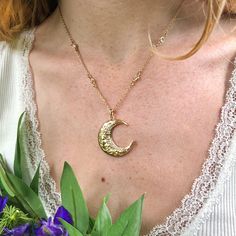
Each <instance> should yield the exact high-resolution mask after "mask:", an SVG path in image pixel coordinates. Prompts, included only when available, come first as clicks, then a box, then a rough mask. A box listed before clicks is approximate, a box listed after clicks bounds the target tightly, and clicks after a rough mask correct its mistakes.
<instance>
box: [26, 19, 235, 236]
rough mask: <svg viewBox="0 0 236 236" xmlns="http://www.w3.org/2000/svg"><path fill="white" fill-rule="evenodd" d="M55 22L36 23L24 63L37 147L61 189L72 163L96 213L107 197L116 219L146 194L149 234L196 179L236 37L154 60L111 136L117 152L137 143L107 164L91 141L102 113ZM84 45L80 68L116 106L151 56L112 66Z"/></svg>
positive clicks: (186, 37) (190, 38) (182, 36)
mask: <svg viewBox="0 0 236 236" xmlns="http://www.w3.org/2000/svg"><path fill="white" fill-rule="evenodd" d="M53 20H55V19H52V18H51V20H50V19H49V20H48V21H46V22H45V23H44V24H43V25H41V26H39V28H38V32H37V37H36V38H37V40H36V42H35V47H34V49H33V50H32V52H31V56H30V62H31V65H32V70H33V72H34V73H33V74H34V81H35V89H36V94H37V104H38V116H39V120H40V130H41V133H42V139H43V149H44V151H45V153H46V159H47V161H48V163H49V166H50V168H51V175H52V176H53V178H54V179H55V181H56V183H57V189H58V190H59V182H60V175H61V171H62V167H63V163H64V161H68V162H69V163H70V164H71V165H72V167H73V169H74V171H75V173H76V176H77V178H78V180H79V182H80V184H81V186H82V188H83V191H84V194H85V198H86V199H88V201H89V202H88V207H89V209H90V212H91V214H92V215H96V213H97V207H98V206H99V205H100V203H101V200H102V198H103V197H104V196H105V195H106V194H107V193H111V200H110V201H109V204H108V205H109V207H110V209H111V213H112V215H113V218H114V219H115V218H117V217H118V215H119V214H120V213H121V212H122V211H123V210H124V209H125V208H126V207H127V206H128V205H129V204H131V203H132V202H133V201H134V200H136V199H137V198H138V197H140V196H141V194H143V193H144V192H146V195H145V200H144V209H143V226H142V233H143V234H144V233H147V232H149V230H150V229H151V228H152V227H153V226H154V225H156V224H160V223H163V221H164V219H165V217H166V216H168V215H169V214H170V213H171V212H172V211H173V210H174V209H175V208H176V207H178V206H179V204H180V202H181V200H182V198H183V197H184V195H185V194H187V193H188V192H189V190H190V189H191V185H192V183H193V181H194V179H195V178H196V177H197V176H198V175H199V173H200V170H201V165H202V163H203V161H204V160H205V158H206V155H207V150H208V147H209V144H210V141H211V139H212V137H213V134H214V128H215V125H216V123H217V121H218V115H219V110H220V107H221V106H222V102H223V95H224V91H225V84H226V80H227V79H228V78H229V75H230V70H231V69H232V67H231V66H230V65H229V62H228V61H227V60H224V59H222V58H223V57H225V58H229V59H232V58H233V56H234V54H235V52H236V40H235V38H234V37H233V36H232V37H227V38H226V37H225V38H224V37H223V36H222V35H220V33H219V35H217V37H214V41H212V42H211V46H210V44H209V45H206V46H205V47H204V49H203V50H201V51H199V52H198V53H197V54H196V55H195V56H193V57H192V58H190V59H188V60H184V61H179V62H173V61H165V60H162V59H160V58H158V57H155V58H154V59H153V60H152V62H151V64H150V66H149V67H148V68H147V70H146V71H145V74H144V76H143V78H142V80H141V81H139V83H137V86H136V87H135V88H134V90H133V91H132V92H131V93H130V94H129V96H128V97H127V100H125V102H124V104H123V105H122V106H121V108H120V109H119V111H118V113H117V117H118V118H120V119H123V120H125V121H126V122H127V123H129V126H128V127H124V126H120V127H117V128H116V129H114V132H113V135H114V140H116V142H117V144H119V146H121V147H124V146H126V145H127V143H129V142H130V140H132V139H134V140H135V141H137V146H136V147H135V149H134V150H132V151H131V152H129V153H128V154H127V156H125V157H124V158H112V157H110V156H108V155H107V154H106V153H104V152H103V151H102V150H101V149H100V147H99V145H98V142H97V134H98V131H99V128H100V127H101V125H102V124H103V123H104V121H106V120H107V119H108V114H107V110H106V108H105V107H104V104H102V102H101V101H100V100H99V99H98V97H97V94H96V92H95V91H94V89H93V88H92V87H91V86H90V84H89V81H88V80H87V77H86V74H85V72H84V69H83V67H82V66H81V64H79V63H78V59H77V57H76V56H75V55H74V53H73V50H71V48H70V46H69V45H68V44H67V43H68V40H67V38H66V37H65V35H64V32H63V30H62V28H61V27H59V26H58V28H57V27H54V24H53V23H52V22H53ZM163 25H164V23H163ZM194 30H195V28H194ZM194 30H193V31H191V33H189V34H188V32H187V31H184V32H183V31H181V32H175V34H173V35H172V37H171V38H170V41H171V42H172V43H173V44H171V45H170V46H169V47H168V52H175V51H176V50H177V49H178V50H182V51H185V48H184V46H185V44H183V42H185V43H186V45H192V42H194V41H196V38H197V35H198V33H199V32H197V30H196V32H195V31H194ZM178 40H179V41H178ZM123 43H124V42H123ZM124 45H126V44H125V43H124V44H122V45H120V48H122V47H123V46H124ZM212 45H213V46H212ZM116 46H117V45H116ZM89 48H91V47H87V48H86V47H85V48H83V52H84V55H86V56H85V57H86V63H87V64H88V65H89V66H90V67H91V69H92V71H93V74H95V75H96V76H97V78H98V84H99V86H101V90H102V91H103V94H104V96H105V97H107V98H109V102H110V104H112V105H113V104H116V102H117V101H118V100H119V99H120V96H121V94H122V93H123V92H124V89H125V88H127V85H128V79H130V78H131V76H132V75H133V74H135V72H136V71H137V69H139V68H140V65H141V64H142V62H144V60H145V58H146V56H147V54H145V53H146V52H145V53H141V54H138V55H136V56H133V57H127V58H125V59H124V57H123V61H122V60H119V59H121V58H122V54H119V55H117V57H116V58H113V59H114V60H111V61H109V60H107V58H106V57H105V56H104V55H103V54H102V53H101V51H96V50H95V51H93V50H89ZM118 48H119V47H118ZM123 49H124V48H123ZM114 50H115V48H112V50H111V54H109V55H113V54H114ZM216 52H219V53H216ZM86 53H87V54H86ZM112 53H113V54H112ZM219 54H221V55H222V56H220V55H219ZM117 61H119V62H120V61H121V62H120V63H117ZM61 65H63V66H61ZM213 68H214V69H213ZM49 101H50V102H49ZM55 117H56V118H55ZM104 183H105V184H104Z"/></svg>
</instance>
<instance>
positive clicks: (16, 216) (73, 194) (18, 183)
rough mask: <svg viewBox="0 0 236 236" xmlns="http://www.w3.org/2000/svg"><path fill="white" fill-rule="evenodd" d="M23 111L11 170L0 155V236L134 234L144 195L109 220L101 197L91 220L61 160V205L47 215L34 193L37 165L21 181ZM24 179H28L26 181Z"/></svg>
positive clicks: (130, 235) (137, 233) (23, 131)
mask: <svg viewBox="0 0 236 236" xmlns="http://www.w3.org/2000/svg"><path fill="white" fill-rule="evenodd" d="M24 121H25V112H24V113H23V114H22V115H21V117H20V119H19V122H18V130H17V142H16V152H15V160H14V168H13V170H14V173H12V171H11V170H10V169H9V168H8V166H7V164H6V162H5V160H4V159H3V156H2V155H1V154H0V235H6V236H7V235H9V236H10V235H12V236H21V235H26V236H27V235H30V236H31V235H35V236H46V235H52V236H68V235H70V236H121V235H122V236H138V235H140V228H141V216H142V205H143V199H144V195H142V196H141V197H140V198H139V199H138V200H136V201H135V202H134V203H133V204H131V205H130V206H129V207H128V208H127V209H126V210H125V211H124V212H123V213H122V214H121V215H120V217H119V218H118V219H117V220H116V222H115V223H114V224H113V223H112V218H111V215H110V212H109V209H108V207H107V202H108V198H109V195H107V196H106V197H104V199H103V201H102V204H101V206H100V208H99V211H98V214H97V216H96V217H95V219H93V218H92V217H91V216H90V215H89V212H88V208H87V205H86V202H85V200H84V197H83V194H82V191H81V188H80V186H79V184H78V182H77V180H76V177H75V175H74V173H73V170H72V168H71V166H70V165H69V164H68V163H67V162H65V163H64V168H63V173H62V176H61V179H60V188H61V198H62V205H61V206H60V207H59V208H58V209H57V211H56V213H55V215H54V216H47V214H46V213H45V209H44V207H43V204H42V202H41V200H40V198H39V196H38V190H39V175H40V164H39V166H38V168H37V171H36V173H35V175H34V177H33V178H32V180H30V181H24V179H25V178H24V177H25V176H26V175H25V171H23V170H24V163H25V158H26V153H27V150H26V145H25V144H24V143H25V142H24V140H25V138H26V136H25V128H24V127H25V125H24ZM26 182H30V184H27V183H26Z"/></svg>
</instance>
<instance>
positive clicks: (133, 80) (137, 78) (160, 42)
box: [58, 2, 183, 119]
mask: <svg viewBox="0 0 236 236" xmlns="http://www.w3.org/2000/svg"><path fill="white" fill-rule="evenodd" d="M182 3H183V2H181V4H180V6H179V7H178V9H177V11H176V13H175V15H174V17H173V18H172V19H171V21H170V22H169V24H168V25H167V27H166V29H165V30H164V32H163V33H162V35H161V36H160V38H159V40H158V42H157V43H156V44H154V45H155V47H156V48H158V47H160V46H161V45H162V44H163V43H164V42H165V40H166V37H167V35H168V33H169V30H170V28H171V27H172V25H173V24H174V22H175V20H176V17H177V15H178V13H179V11H180V9H181V6H182ZM58 8H59V12H60V16H61V19H62V23H63V25H64V28H65V30H66V32H67V34H68V36H69V39H70V42H71V46H72V47H73V48H74V50H75V52H76V54H77V55H78V56H79V58H80V60H81V62H82V64H83V66H84V68H85V70H86V72H87V77H88V78H89V80H90V82H91V84H92V85H93V87H94V88H95V89H96V90H97V92H98V94H99V96H100V98H101V99H102V101H103V102H104V103H105V105H106V107H107V109H108V111H109V113H110V115H111V118H112V119H113V118H114V113H115V111H116V110H117V108H118V107H119V106H120V105H121V103H122V102H123V101H124V99H125V98H126V96H127V95H128V93H129V91H130V90H131V88H132V87H133V86H134V85H135V84H136V82H137V81H138V80H140V79H141V76H142V74H143V71H144V69H145V68H146V66H147V65H148V63H149V62H150V60H151V58H152V57H153V56H154V53H153V52H152V54H151V55H150V56H149V57H148V59H147V60H146V61H145V63H144V65H143V67H142V68H141V70H139V71H138V72H137V73H136V75H135V76H134V78H133V79H132V80H131V82H130V84H129V87H128V88H127V89H126V92H125V93H124V94H123V96H122V97H121V99H120V100H119V101H118V102H117V104H116V105H115V107H114V108H113V109H112V108H111V106H110V105H109V103H108V102H107V100H106V98H105V97H104V96H103V94H102V93H101V91H100V89H99V87H98V84H97V81H96V79H95V78H94V76H93V75H92V74H91V73H90V71H89V69H88V67H87V66H86V64H85V62H84V59H83V57H82V54H81V52H80V49H79V45H78V43H76V42H75V40H74V39H73V37H72V34H71V32H70V31H69V28H68V26H67V25H66V23H65V19H64V17H63V15H62V12H61V8H60V6H58Z"/></svg>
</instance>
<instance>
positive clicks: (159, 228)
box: [22, 30, 236, 236]
mask: <svg viewBox="0 0 236 236" xmlns="http://www.w3.org/2000/svg"><path fill="white" fill-rule="evenodd" d="M26 36H27V37H26V38H27V39H26V41H27V42H26V44H25V46H24V51H25V52H26V53H25V55H24V56H22V58H23V60H22V65H25V66H23V68H24V72H23V78H24V79H25V80H27V82H28V86H26V87H24V85H26V83H27V82H26V81H25V84H24V85H23V89H24V90H28V92H29V93H30V94H31V97H30V99H28V100H29V101H31V102H28V103H26V104H25V105H26V107H27V108H28V110H31V111H32V112H31V116H30V118H31V121H32V123H33V133H34V135H35V137H36V140H37V142H36V147H35V148H36V149H37V150H38V155H37V159H38V160H41V162H42V165H41V169H43V170H44V174H45V173H46V175H45V176H44V178H43V179H41V183H42V185H41V187H42V186H43V185H44V184H46V183H47V184H49V185H50V186H51V189H50V191H51V193H52V194H53V195H54V196H55V199H56V200H55V203H54V204H55V207H56V206H59V204H60V201H61V200H60V198H61V194H60V193H58V192H57V191H56V183H55V181H54V179H53V178H52V177H51V176H50V168H49V165H48V163H47V161H46V159H45V153H44V151H43V149H42V148H41V139H40V138H41V133H40V131H39V130H38V128H39V124H38V120H37V113H36V112H37V107H36V104H35V103H34V96H35V95H34V90H33V87H32V85H33V84H32V83H33V82H32V78H31V71H30V70H29V69H28V67H29V65H28V55H29V53H30V50H31V48H32V45H33V41H34V30H31V31H28V32H27V33H26ZM235 61H236V59H235ZM235 61H234V70H233V72H232V75H233V76H232V77H231V79H230V87H229V89H228V91H227V93H226V98H225V99H226V102H225V103H224V105H223V107H222V108H221V112H220V122H219V123H218V124H217V125H216V128H215V136H214V138H213V140H212V141H211V144H210V148H209V150H208V153H209V156H208V157H207V159H206V161H205V162H204V163H203V166H202V170H201V174H200V176H199V177H197V178H196V179H195V180H194V183H193V185H192V188H191V192H190V193H189V194H187V195H185V197H184V198H183V199H182V201H181V204H180V207H178V208H176V209H175V210H174V211H173V213H172V214H171V215H170V216H168V217H166V220H165V223H164V224H161V225H156V226H155V227H153V229H152V230H151V231H150V232H149V234H147V235H148V236H157V235H166V232H167V233H168V235H179V234H180V233H183V232H184V231H185V230H186V229H187V228H188V227H189V226H190V222H192V220H193V218H194V217H195V216H196V215H192V216H190V218H189V221H188V223H187V224H186V226H185V227H182V229H181V230H179V231H178V230H177V231H176V232H177V233H173V232H170V231H169V230H168V229H167V228H168V227H167V225H168V224H170V222H171V221H172V220H173V218H174V217H175V215H176V213H178V212H180V211H183V212H185V211H187V210H188V209H187V208H186V206H185V203H186V202H187V201H191V200H195V194H194V193H195V192H196V187H197V184H198V183H199V182H201V178H202V177H204V175H206V174H207V172H206V168H207V164H208V163H209V162H210V161H212V159H214V158H213V157H214V155H213V154H214V153H213V149H214V148H215V146H217V142H216V141H217V139H218V138H220V139H221V140H222V139H223V137H224V134H223V133H222V131H221V129H222V128H223V127H224V126H228V125H229V124H228V122H227V120H225V119H224V116H223V114H225V113H226V107H227V106H228V105H229V104H230V103H231V102H232V97H231V96H230V95H229V94H230V93H232V92H233V88H234V86H233V80H234V79H235V75H236V66H235V65H236V63H235ZM234 83H235V82H234ZM34 170H35V169H34ZM225 179H226V177H225ZM212 187H216V184H215V183H214V184H213V186H212ZM211 192H212V191H210V193H211ZM44 194H45V193H44ZM209 196H210V194H209V193H208V197H207V198H208V199H209ZM216 202H217V201H215V203H216ZM204 203H205V201H204V202H203V204H204ZM204 207H205V205H203V207H202V209H203V208H204ZM53 213H54V212H53V211H50V212H49V214H51V215H52V214H53ZM206 219H207V214H205V216H204V217H203V218H201V220H200V219H199V222H200V221H201V222H203V221H205V220H206ZM195 229H196V228H195Z"/></svg>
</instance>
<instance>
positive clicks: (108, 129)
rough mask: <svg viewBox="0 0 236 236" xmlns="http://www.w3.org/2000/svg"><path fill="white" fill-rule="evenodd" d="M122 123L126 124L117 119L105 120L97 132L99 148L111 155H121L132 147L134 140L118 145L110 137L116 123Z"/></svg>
mask: <svg viewBox="0 0 236 236" xmlns="http://www.w3.org/2000/svg"><path fill="white" fill-rule="evenodd" d="M120 124H124V125H126V126H128V124H127V123H126V122H124V121H123V120H119V119H114V120H109V121H107V122H105V123H104V124H103V125H102V127H101V128H100V130H99V133H98V143H99V146H100V147H101V149H102V150H103V151H104V152H105V153H107V154H108V155H111V156H113V157H122V156H124V155H126V154H127V153H129V152H130V150H131V149H132V148H133V144H134V143H135V141H131V142H130V144H129V145H128V146H126V147H120V146H118V145H117V144H116V143H115V142H114V141H113V139H112V130H113V128H114V127H116V126H117V125H120Z"/></svg>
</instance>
